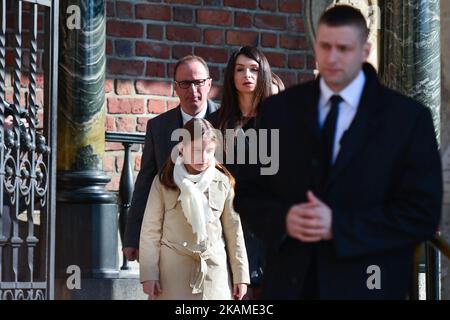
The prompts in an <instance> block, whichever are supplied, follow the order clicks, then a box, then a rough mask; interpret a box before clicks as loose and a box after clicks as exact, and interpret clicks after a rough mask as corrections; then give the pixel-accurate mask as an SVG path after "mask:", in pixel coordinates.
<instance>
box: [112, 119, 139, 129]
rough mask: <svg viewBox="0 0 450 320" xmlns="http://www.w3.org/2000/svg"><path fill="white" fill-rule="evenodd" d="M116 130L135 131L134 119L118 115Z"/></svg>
mask: <svg viewBox="0 0 450 320" xmlns="http://www.w3.org/2000/svg"><path fill="white" fill-rule="evenodd" d="M116 125H117V131H118V132H135V131H136V119H135V118H134V117H132V118H124V117H118V118H117V120H116Z"/></svg>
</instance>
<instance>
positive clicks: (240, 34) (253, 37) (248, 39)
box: [227, 31, 258, 46]
mask: <svg viewBox="0 0 450 320" xmlns="http://www.w3.org/2000/svg"><path fill="white" fill-rule="evenodd" d="M227 44H231V45H238V46H244V45H250V46H257V45H258V33H256V32H250V31H247V32H246V31H227Z"/></svg>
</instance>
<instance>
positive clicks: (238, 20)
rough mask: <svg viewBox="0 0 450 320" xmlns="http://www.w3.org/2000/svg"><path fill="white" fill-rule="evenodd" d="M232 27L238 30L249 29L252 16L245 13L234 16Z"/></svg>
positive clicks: (237, 13)
mask: <svg viewBox="0 0 450 320" xmlns="http://www.w3.org/2000/svg"><path fill="white" fill-rule="evenodd" d="M234 25H235V26H236V27H239V28H250V27H251V26H252V15H251V14H249V13H246V12H236V13H235V14H234Z"/></svg>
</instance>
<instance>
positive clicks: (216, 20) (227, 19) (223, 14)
mask: <svg viewBox="0 0 450 320" xmlns="http://www.w3.org/2000/svg"><path fill="white" fill-rule="evenodd" d="M197 23H199V24H212V25H215V26H217V25H219V26H229V25H231V13H230V12H229V11H220V10H197Z"/></svg>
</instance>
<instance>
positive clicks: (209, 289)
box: [139, 119, 250, 300]
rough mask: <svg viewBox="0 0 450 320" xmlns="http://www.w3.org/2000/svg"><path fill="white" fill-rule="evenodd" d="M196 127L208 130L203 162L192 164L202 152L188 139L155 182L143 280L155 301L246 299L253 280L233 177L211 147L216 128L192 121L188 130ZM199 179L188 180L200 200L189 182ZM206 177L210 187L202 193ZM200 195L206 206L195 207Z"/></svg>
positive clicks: (144, 233)
mask: <svg viewBox="0 0 450 320" xmlns="http://www.w3.org/2000/svg"><path fill="white" fill-rule="evenodd" d="M195 126H200V127H201V129H202V130H201V131H200V132H202V133H203V135H202V137H201V142H200V145H203V148H202V149H203V150H202V153H203V154H202V157H201V158H202V160H201V161H192V162H191V164H187V161H184V160H185V159H194V158H195V155H194V153H195V152H197V151H195V150H194V147H193V146H194V143H191V144H190V143H187V142H186V141H183V144H181V145H182V148H181V150H180V151H181V153H182V155H183V156H182V157H179V158H178V159H177V161H176V163H175V164H174V163H173V161H168V162H167V163H166V165H165V166H164V167H163V169H162V171H161V173H160V175H159V176H157V177H155V179H154V181H153V184H152V188H151V191H150V195H149V198H148V201H147V207H146V209H145V213H144V220H143V223H142V228H141V236H140V246H139V247H140V278H141V282H142V283H143V285H144V292H146V293H147V294H149V295H150V298H154V299H170V300H179V299H180V300H184V299H186V300H197V299H199V300H201V299H214V300H219V299H220V300H228V299H233V298H235V299H242V296H243V295H245V292H246V285H247V284H248V283H249V282H250V279H249V274H248V261H247V252H246V249H245V243H244V237H243V233H242V227H241V222H240V218H239V215H238V214H237V213H236V212H235V211H234V210H233V207H232V203H233V196H234V190H233V178H232V176H231V175H230V174H229V173H228V171H226V169H224V168H223V166H222V165H220V164H218V163H217V164H216V163H215V160H214V151H212V152H211V151H208V150H211V145H213V146H212V148H213V149H212V150H214V147H215V144H216V139H217V136H216V135H215V133H214V130H213V129H212V126H211V125H210V124H209V122H207V121H206V120H199V119H193V120H191V121H189V122H188V123H187V124H186V125H185V128H186V129H187V130H188V131H192V133H194V130H193V128H194V127H195ZM191 137H194V135H193V134H192V136H191ZM191 142H192V141H191ZM211 154H212V157H211ZM184 162H186V163H184ZM211 163H212V166H211ZM219 169H220V170H219ZM185 170H186V171H185ZM180 172H181V173H180ZM177 173H178V176H177ZM206 176H208V177H209V178H205V177H206ZM180 177H181V178H180ZM198 177H201V178H200V179H201V180H200V181H199V182H197V183H190V182H189V181H187V183H188V185H190V186H193V188H194V189H191V190H193V191H192V193H193V194H194V195H195V196H197V197H198V198H197V200H198V201H197V202H195V201H193V199H195V196H193V195H192V194H189V193H188V191H186V188H185V183H186V179H188V180H189V179H191V178H192V179H198ZM230 178H231V179H230ZM208 179H209V180H208ZM204 181H207V187H206V189H205V188H204V189H205V190H200V191H201V192H199V189H197V188H196V187H198V186H199V185H201V184H202V183H204ZM180 185H181V187H180ZM199 199H200V200H202V201H203V204H202V205H200V206H197V207H196V203H197V204H198V203H202V202H201V201H200V200H199ZM189 208H191V209H189ZM192 208H195V210H192ZM208 208H209V209H208ZM199 217H200V218H201V219H200V218H199ZM196 219H197V220H196ZM198 219H200V220H198Z"/></svg>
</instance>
